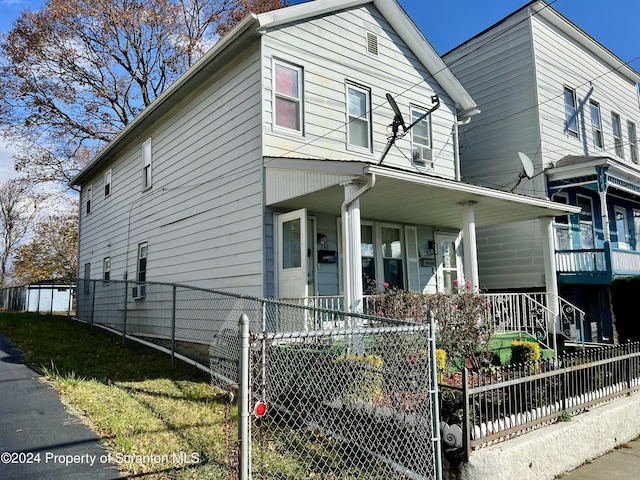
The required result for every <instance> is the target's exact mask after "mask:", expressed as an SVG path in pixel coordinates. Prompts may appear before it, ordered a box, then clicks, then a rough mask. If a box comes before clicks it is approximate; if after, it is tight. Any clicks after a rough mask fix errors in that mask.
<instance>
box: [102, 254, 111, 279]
mask: <svg viewBox="0 0 640 480" xmlns="http://www.w3.org/2000/svg"><path fill="white" fill-rule="evenodd" d="M102 279H103V280H104V281H105V282H108V281H109V280H111V257H107V258H105V259H104V260H103V262H102Z"/></svg>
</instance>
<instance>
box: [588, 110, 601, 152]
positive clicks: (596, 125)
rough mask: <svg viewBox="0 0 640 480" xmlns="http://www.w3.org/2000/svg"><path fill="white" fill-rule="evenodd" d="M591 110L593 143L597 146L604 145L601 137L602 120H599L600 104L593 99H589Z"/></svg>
mask: <svg viewBox="0 0 640 480" xmlns="http://www.w3.org/2000/svg"><path fill="white" fill-rule="evenodd" d="M589 108H590V110H591V135H592V137H593V145H594V146H595V147H598V148H602V147H604V141H603V138H602V121H601V120H600V105H599V104H598V102H594V101H593V100H590V101H589Z"/></svg>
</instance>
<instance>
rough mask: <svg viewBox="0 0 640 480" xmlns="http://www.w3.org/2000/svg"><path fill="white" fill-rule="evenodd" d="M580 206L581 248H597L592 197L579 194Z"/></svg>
mask: <svg viewBox="0 0 640 480" xmlns="http://www.w3.org/2000/svg"><path fill="white" fill-rule="evenodd" d="M577 198H578V206H579V207H580V208H581V210H580V214H579V219H580V248H582V249H590V248H596V245H595V241H594V237H593V205H592V204H591V199H590V198H589V197H585V196H583V195H578V197H577Z"/></svg>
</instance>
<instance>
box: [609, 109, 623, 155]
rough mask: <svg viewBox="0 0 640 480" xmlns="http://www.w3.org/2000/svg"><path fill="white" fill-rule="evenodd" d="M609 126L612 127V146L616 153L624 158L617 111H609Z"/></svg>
mask: <svg viewBox="0 0 640 480" xmlns="http://www.w3.org/2000/svg"><path fill="white" fill-rule="evenodd" d="M611 128H613V146H614V147H615V149H616V155H617V156H619V157H620V158H624V148H623V146H622V127H621V126H620V115H618V114H617V113H613V112H612V113H611Z"/></svg>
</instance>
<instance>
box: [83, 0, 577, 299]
mask: <svg viewBox="0 0 640 480" xmlns="http://www.w3.org/2000/svg"><path fill="white" fill-rule="evenodd" d="M477 113H478V109H477V106H476V103H475V102H474V100H473V99H472V97H471V96H470V95H469V94H468V93H467V91H466V90H465V89H464V88H463V87H462V85H461V84H460V83H459V81H458V80H457V79H456V77H455V76H454V75H453V74H452V72H451V71H450V70H449V69H448V68H447V67H446V66H445V64H444V62H443V61H442V59H441V58H440V57H439V56H438V55H437V53H436V52H435V51H434V49H433V48H432V47H431V45H430V44H429V43H428V42H427V40H426V39H425V38H424V36H423V35H422V33H421V32H420V31H419V30H418V28H417V27H416V26H415V24H414V23H413V22H412V21H411V19H410V18H409V17H408V16H407V15H406V13H405V12H404V11H403V10H402V8H401V7H400V6H399V5H398V3H397V2H396V1H395V0H347V1H345V0H340V1H337V0H317V1H314V2H308V3H304V4H300V5H296V6H292V7H288V8H284V9H281V10H276V11H273V12H268V13H264V14H260V15H251V16H248V17H246V18H245V19H244V20H243V21H241V22H240V23H239V24H238V25H237V26H236V27H235V28H234V29H233V30H232V31H230V32H229V33H228V34H227V35H226V36H225V37H223V38H222V39H221V40H220V41H219V42H218V43H217V44H216V45H215V46H214V47H213V48H212V49H211V50H210V51H209V52H208V53H207V54H206V55H205V56H204V57H203V58H202V59H201V60H200V61H199V62H198V63H197V64H195V65H194V66H193V67H192V68H191V69H190V70H189V71H187V72H186V73H185V74H184V75H183V76H182V77H181V78H180V79H179V80H178V81H177V82H175V84H173V85H172V86H171V87H170V88H169V89H168V90H167V91H166V92H165V93H163V94H162V95H161V96H160V97H159V98H158V99H157V100H156V101H155V102H154V103H153V104H152V105H150V106H149V107H148V108H147V109H146V110H145V111H143V112H142V113H141V114H140V115H139V117H138V118H136V119H135V121H133V122H132V123H131V124H130V125H128V126H127V127H126V128H125V129H124V130H123V131H122V132H120V134H119V135H118V136H117V137H116V138H115V139H114V140H113V141H112V142H111V143H110V144H109V145H107V146H106V148H104V150H103V151H102V152H100V154H99V155H98V156H97V157H96V158H95V159H94V160H93V161H92V162H91V163H90V164H89V165H88V166H87V167H86V168H85V169H84V170H83V171H82V172H81V173H80V174H79V175H78V176H77V177H76V178H75V179H73V181H72V184H73V185H78V186H80V187H81V191H82V193H81V196H80V202H81V213H80V234H79V265H80V272H79V276H80V277H81V278H85V279H104V280H109V279H125V278H126V279H129V280H135V281H137V282H138V284H139V287H136V288H134V289H132V290H131V298H130V299H129V302H131V306H130V307H129V308H130V309H143V308H144V303H145V298H144V297H145V290H144V282H150V281H161V282H176V283H182V284H190V285H195V286H199V287H204V288H211V289H217V290H224V291H230V292H235V293H241V294H247V295H253V296H266V297H278V298H290V299H291V298H293V299H304V298H309V297H322V298H329V297H330V298H338V299H341V300H340V301H341V305H344V306H345V308H348V309H351V310H352V311H360V310H361V309H362V302H363V295H365V294H366V293H367V292H369V291H371V289H373V288H377V289H379V290H382V289H383V288H384V285H386V284H388V285H389V286H395V287H398V288H403V289H407V290H412V291H428V292H436V291H447V290H449V289H451V288H452V287H453V286H454V285H455V284H456V283H458V282H462V283H464V282H466V281H468V282H469V284H470V285H473V286H478V285H482V279H481V278H479V277H478V268H477V260H476V258H477V257H476V237H475V229H476V227H485V226H490V225H502V224H507V223H511V222H515V221H524V220H532V219H542V222H539V223H541V224H542V226H543V228H542V231H543V232H551V230H550V228H551V219H552V218H553V217H554V216H556V215H561V214H567V212H577V211H579V209H577V208H575V207H567V206H563V205H559V204H556V203H553V202H551V201H549V200H548V199H544V198H535V197H532V196H525V195H519V194H514V193H509V192H504V191H500V190H497V189H491V188H487V187H483V186H477V185H471V184H468V183H462V182H461V181H460V178H461V177H460V165H459V157H458V145H459V134H458V131H459V129H460V127H461V126H462V125H465V124H467V123H468V122H469V121H470V120H471V117H472V116H474V115H476V114H477ZM410 125H413V126H412V128H408V127H409V126H410ZM538 229H539V227H538ZM538 237H539V235H538ZM549 238H551V237H549ZM547 246H548V248H547V253H549V254H550V253H551V248H552V244H551V243H549V244H548V245H547ZM550 288H551V289H552V290H553V289H554V288H555V284H554V285H551V286H550ZM80 290H82V289H80ZM80 293H81V292H80ZM342 302H344V303H342Z"/></svg>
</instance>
